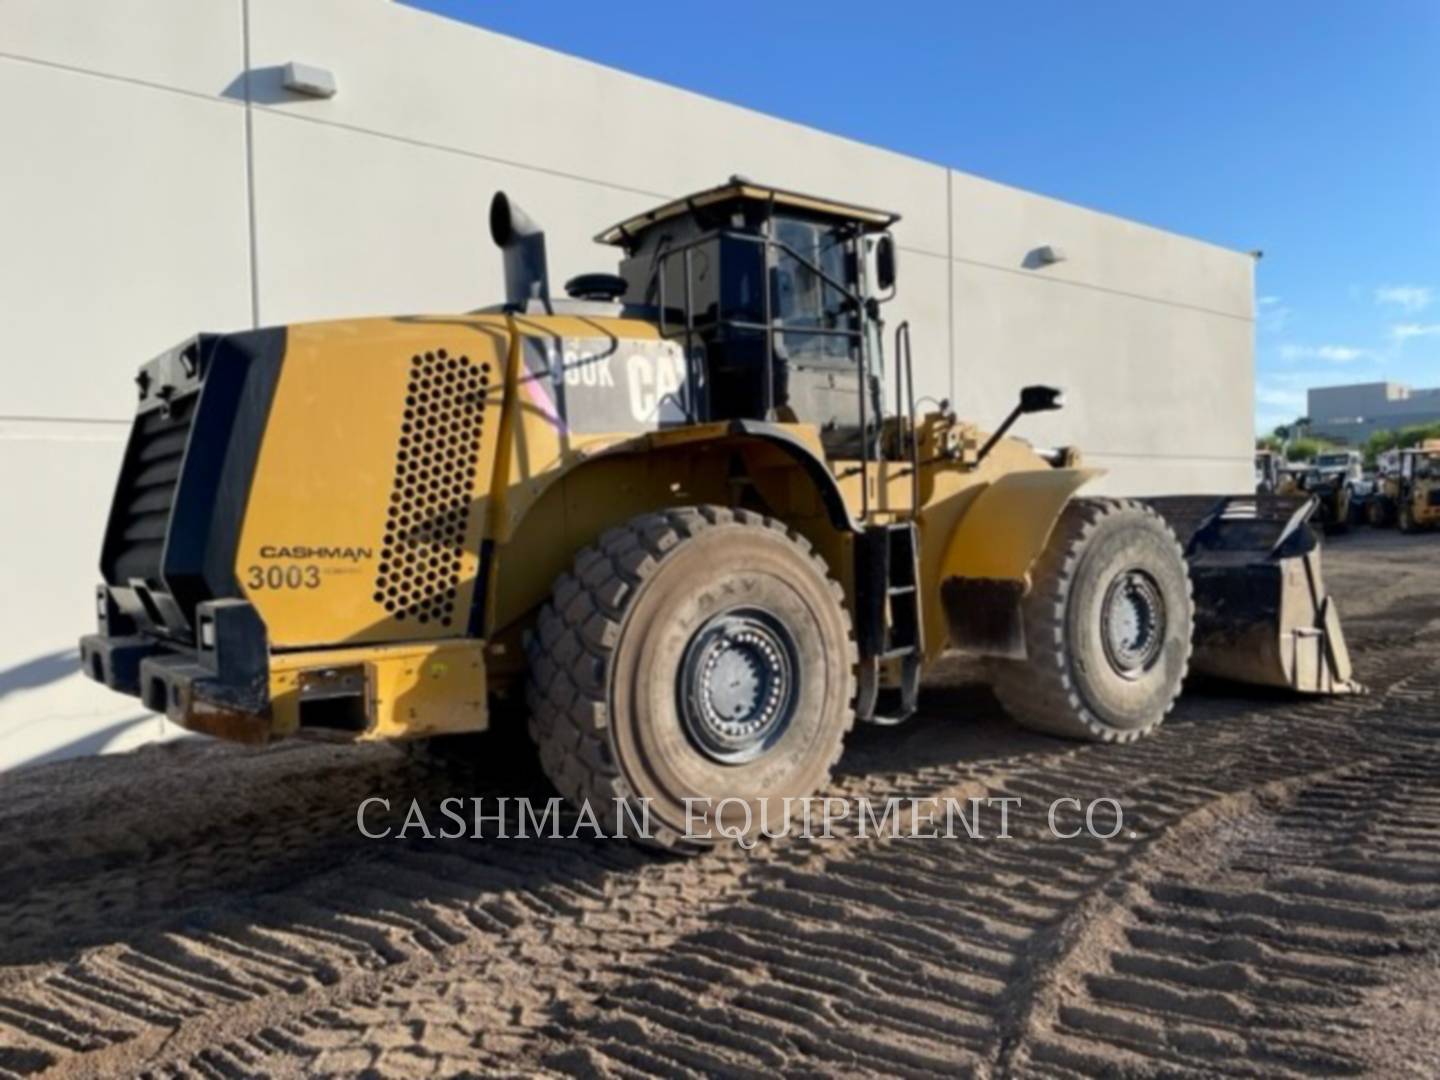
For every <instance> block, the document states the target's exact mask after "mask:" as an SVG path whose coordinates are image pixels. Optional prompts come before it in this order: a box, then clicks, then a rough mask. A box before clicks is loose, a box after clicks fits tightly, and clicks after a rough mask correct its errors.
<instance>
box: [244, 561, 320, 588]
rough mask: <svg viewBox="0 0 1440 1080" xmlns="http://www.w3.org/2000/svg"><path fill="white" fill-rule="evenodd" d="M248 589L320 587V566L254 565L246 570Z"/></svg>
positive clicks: (246, 585)
mask: <svg viewBox="0 0 1440 1080" xmlns="http://www.w3.org/2000/svg"><path fill="white" fill-rule="evenodd" d="M245 587H246V588H247V589H318V588H319V587H320V568H319V567H318V566H252V567H250V568H249V569H248V570H247V571H246V579H245Z"/></svg>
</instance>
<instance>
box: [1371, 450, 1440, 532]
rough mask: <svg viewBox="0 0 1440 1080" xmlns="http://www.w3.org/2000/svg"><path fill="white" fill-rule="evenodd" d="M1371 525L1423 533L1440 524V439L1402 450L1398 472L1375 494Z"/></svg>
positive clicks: (1386, 479) (1399, 456) (1383, 480)
mask: <svg viewBox="0 0 1440 1080" xmlns="http://www.w3.org/2000/svg"><path fill="white" fill-rule="evenodd" d="M1369 513H1370V524H1371V525H1374V526H1375V527H1377V528H1388V527H1390V526H1392V525H1396V526H1399V528H1400V531H1401V532H1419V531H1421V530H1422V529H1433V528H1435V527H1436V526H1437V525H1440V439H1426V440H1425V441H1424V442H1423V443H1421V444H1420V445H1419V446H1415V447H1409V448H1407V449H1404V450H1401V451H1400V452H1399V453H1398V454H1397V456H1396V463H1395V471H1394V472H1393V473H1391V474H1390V475H1387V476H1386V477H1384V478H1383V479H1382V480H1381V481H1380V483H1379V486H1378V487H1377V489H1376V491H1375V494H1374V495H1373V496H1372V497H1371V502H1370V507H1369Z"/></svg>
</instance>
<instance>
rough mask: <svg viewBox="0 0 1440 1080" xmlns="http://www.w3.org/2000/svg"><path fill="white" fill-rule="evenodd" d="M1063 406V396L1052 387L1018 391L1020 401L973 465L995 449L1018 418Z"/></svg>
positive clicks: (1034, 387) (988, 441)
mask: <svg viewBox="0 0 1440 1080" xmlns="http://www.w3.org/2000/svg"><path fill="white" fill-rule="evenodd" d="M1064 405H1065V399H1064V396H1063V395H1062V393H1061V392H1060V391H1059V390H1058V389H1056V388H1055V387H1053V386H1027V387H1025V388H1024V389H1023V390H1021V391H1020V400H1019V401H1018V402H1017V403H1016V405H1015V408H1013V409H1011V410H1010V415H1009V416H1007V417H1006V418H1005V420H1004V422H1003V423H1002V424H1001V425H1000V426H999V427H998V428H996V429H995V432H994V434H992V435H991V436H990V438H989V439H987V440H986V441H985V445H984V446H982V447H981V448H980V452H979V453H978V454H977V455H976V456H975V464H977V465H978V464H980V462H982V461H984V460H985V457H986V455H988V454H989V453H990V451H991V450H994V449H995V445H996V444H997V443H998V442H999V441H1000V440H1001V439H1002V438H1004V437H1005V433H1006V432H1007V431H1009V430H1010V428H1011V427H1013V426H1014V424H1015V421H1016V420H1019V419H1020V417H1022V416H1025V415H1027V414H1029V413H1037V412H1052V411H1053V410H1055V409H1060V408H1063V407H1064Z"/></svg>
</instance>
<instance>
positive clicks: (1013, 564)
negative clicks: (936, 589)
mask: <svg viewBox="0 0 1440 1080" xmlns="http://www.w3.org/2000/svg"><path fill="white" fill-rule="evenodd" d="M1100 473H1101V470H1099V469H1047V470H1044V471H1039V470H1036V471H1031V472H1015V473H1010V474H1008V475H1005V476H1001V477H999V478H998V479H996V480H995V481H994V482H992V483H991V484H990V485H989V486H988V487H986V488H985V490H984V491H982V492H981V493H980V494H979V496H977V497H976V499H975V501H974V502H973V503H972V504H971V506H970V508H969V510H968V511H967V512H966V513H965V515H964V517H963V518H961V520H960V523H959V525H958V526H957V527H956V528H955V531H954V532H953V533H952V534H951V536H950V540H949V543H948V544H947V546H946V549H945V558H944V560H943V562H942V564H941V571H940V580H941V581H942V582H943V581H945V580H946V579H948V578H952V577H971V578H986V579H992V580H993V579H1003V580H1012V581H1025V580H1026V578H1027V575H1028V574H1029V572H1030V567H1031V565H1032V564H1033V563H1034V562H1035V560H1036V559H1037V558H1038V557H1039V555H1040V553H1041V552H1042V551H1044V550H1045V544H1046V543H1047V542H1048V541H1049V539H1050V534H1051V532H1053V531H1054V528H1055V523H1056V521H1058V520H1059V518H1060V514H1061V512H1062V511H1063V510H1064V509H1065V504H1066V503H1067V502H1068V501H1069V500H1070V496H1072V495H1073V494H1074V493H1075V492H1076V491H1077V490H1079V488H1080V487H1081V485H1083V484H1084V483H1086V482H1087V481H1089V480H1091V479H1093V478H1094V477H1096V476H1099V475H1100Z"/></svg>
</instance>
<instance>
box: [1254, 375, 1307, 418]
mask: <svg viewBox="0 0 1440 1080" xmlns="http://www.w3.org/2000/svg"><path fill="white" fill-rule="evenodd" d="M1255 404H1256V405H1257V406H1260V405H1263V406H1265V408H1266V409H1267V410H1270V411H1277V410H1278V411H1281V412H1284V411H1286V410H1288V411H1290V412H1292V413H1294V414H1295V415H1296V416H1299V415H1300V414H1301V413H1303V412H1304V411H1305V392H1304V391H1303V390H1286V389H1282V388H1281V387H1278V386H1266V385H1265V384H1264V383H1261V384H1260V385H1258V386H1256V387H1255Z"/></svg>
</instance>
